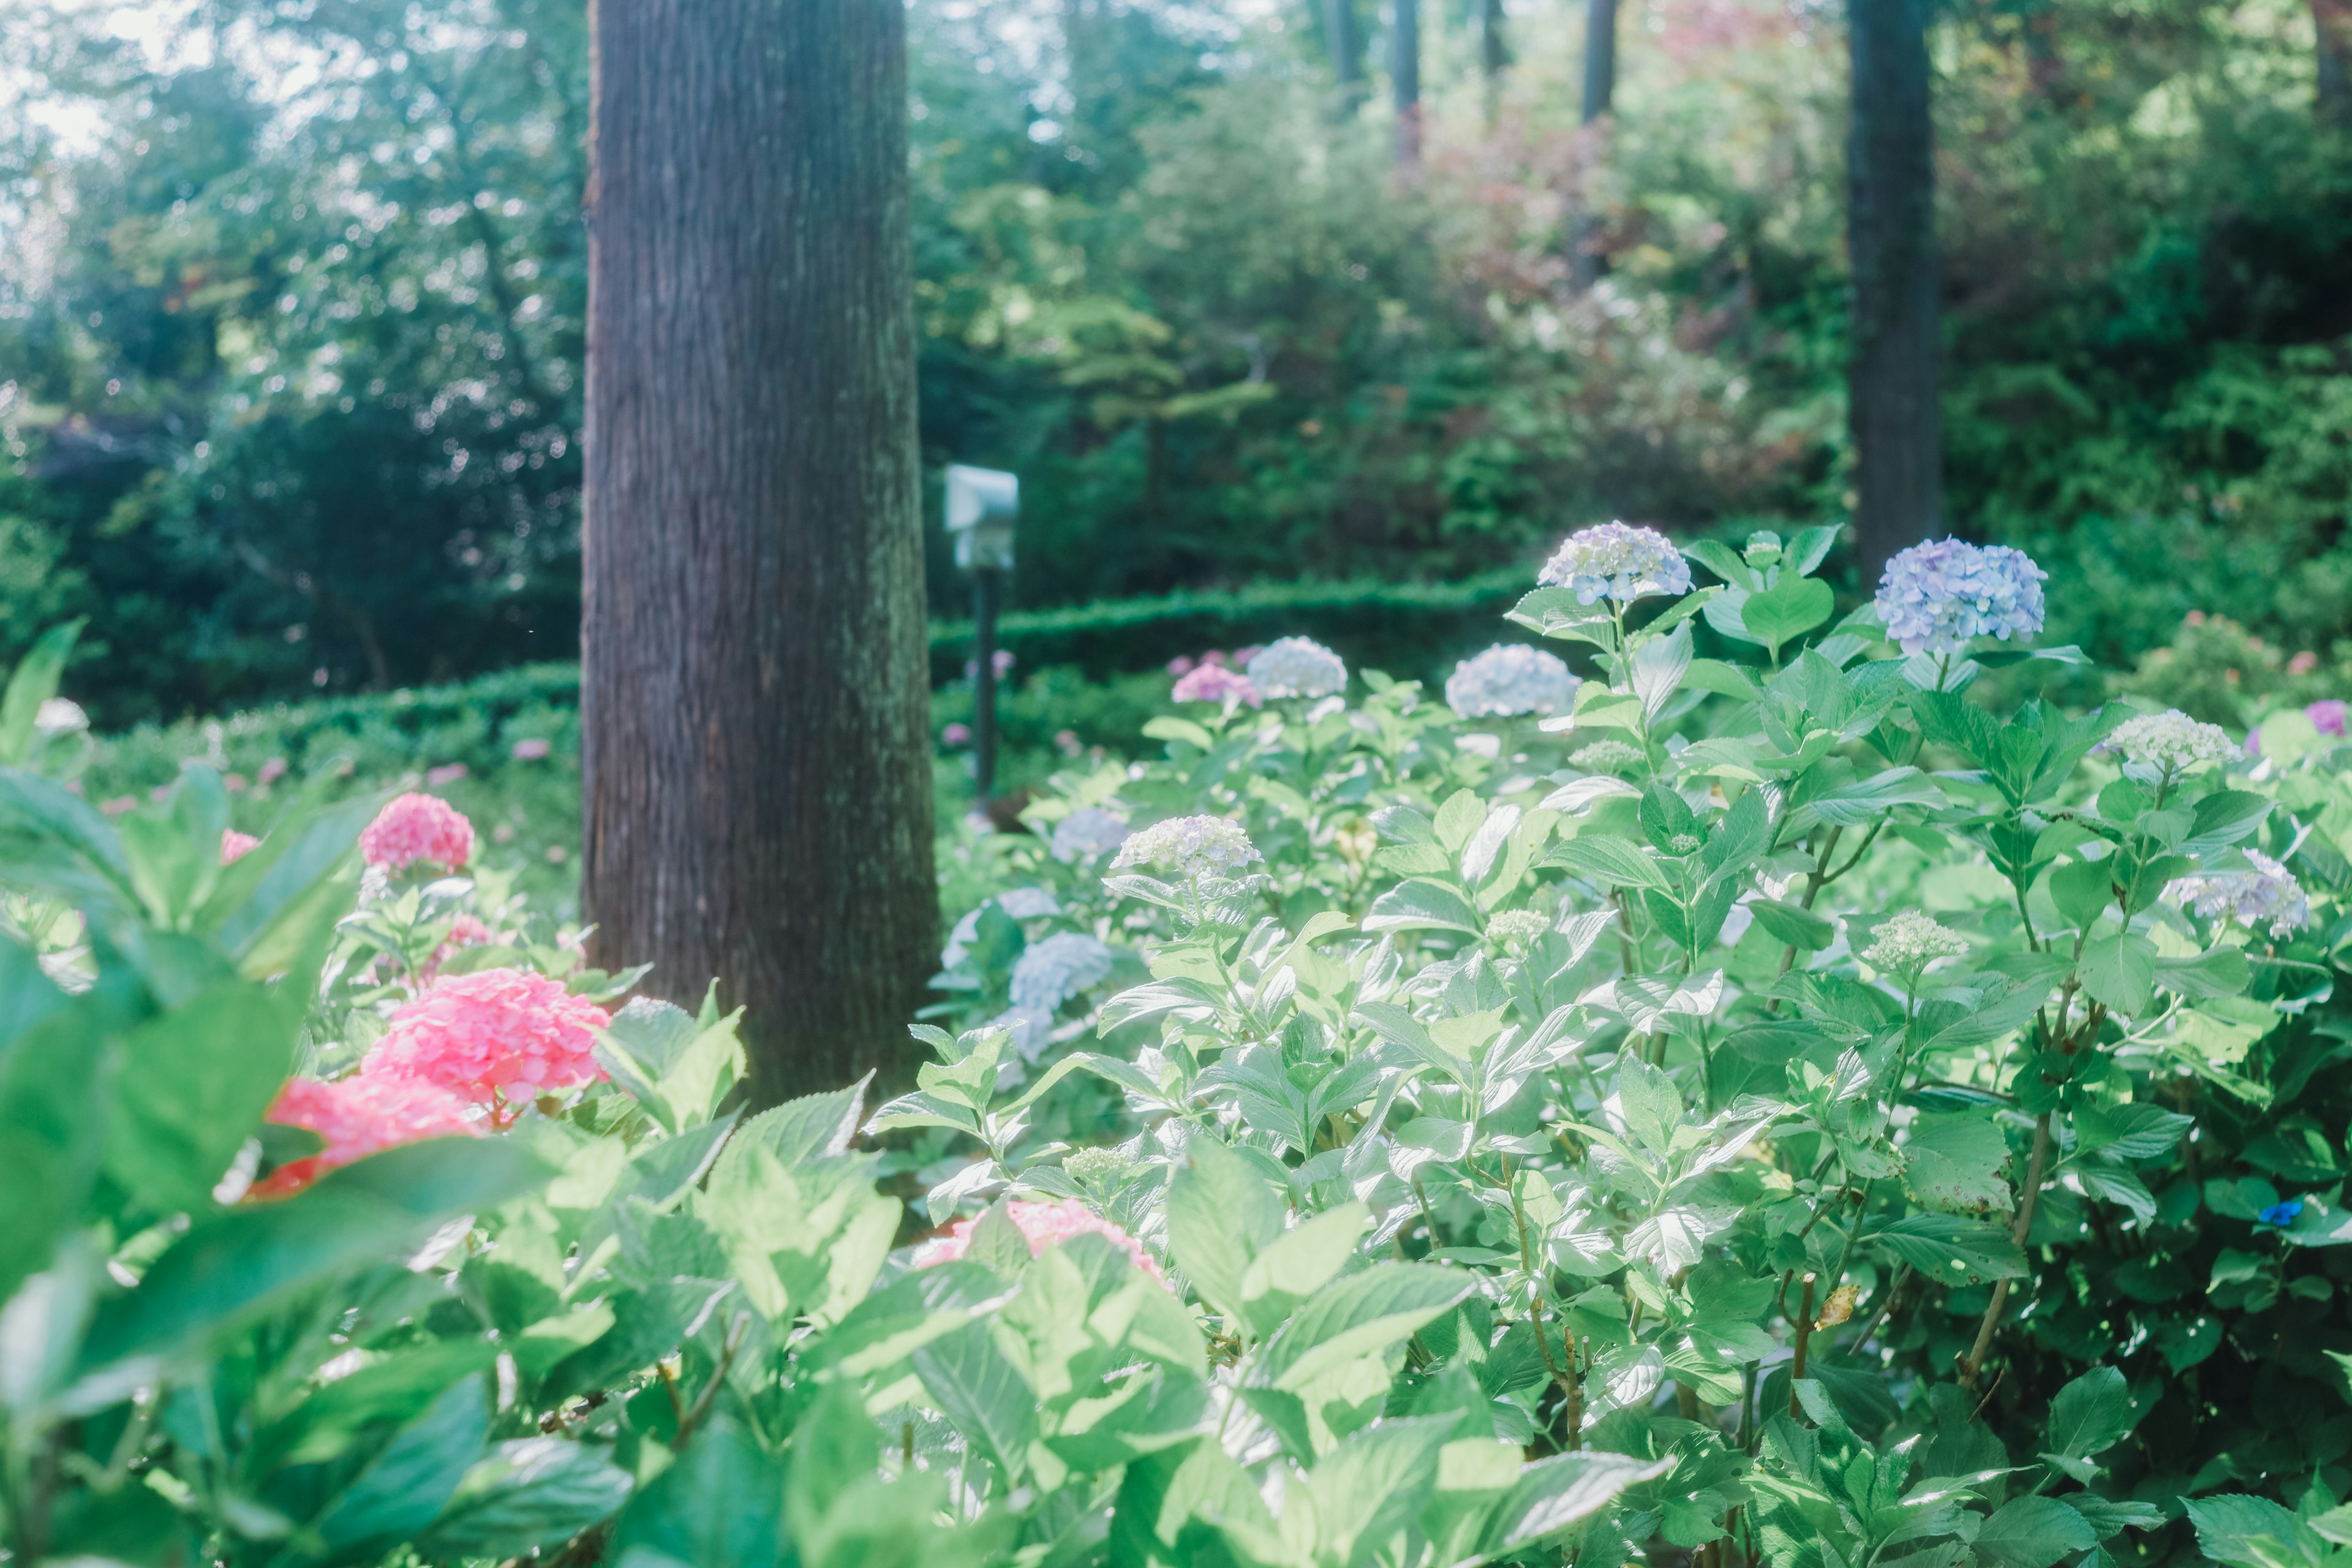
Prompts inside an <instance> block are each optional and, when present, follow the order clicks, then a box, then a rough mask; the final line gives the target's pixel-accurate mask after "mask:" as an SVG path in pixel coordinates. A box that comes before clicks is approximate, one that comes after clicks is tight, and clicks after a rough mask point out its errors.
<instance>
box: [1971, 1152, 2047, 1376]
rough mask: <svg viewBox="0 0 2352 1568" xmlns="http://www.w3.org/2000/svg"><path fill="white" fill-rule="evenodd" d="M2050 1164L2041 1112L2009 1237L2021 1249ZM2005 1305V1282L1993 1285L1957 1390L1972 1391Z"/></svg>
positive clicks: (2007, 1293) (1990, 1347) (2007, 1285)
mask: <svg viewBox="0 0 2352 1568" xmlns="http://www.w3.org/2000/svg"><path fill="white" fill-rule="evenodd" d="M2049 1163H2050V1113H2049V1112H2048V1111H2046V1110H2045V1111H2043V1112H2042V1114H2041V1116H2040V1117H2038V1118H2037V1119H2035V1121H2034V1123H2033V1160H2032V1163H2031V1164H2030V1165H2029V1166H2027V1168H2026V1173H2025V1196H2024V1198H2023V1199H2022V1200H2021V1202H2020V1203H2019V1204H2018V1205H2017V1224H2016V1225H2015V1226H2012V1227H2011V1230H2010V1237H2011V1240H2013V1241H2015V1242H2016V1243H2017V1245H2018V1246H2019V1247H2023V1246H2024V1245H2025V1234H2026V1232H2028V1231H2030V1230H2032V1228H2033V1205H2035V1204H2036V1203H2037V1202H2039V1201H2040V1199H2041V1197H2042V1171H2043V1169H2044V1168H2045V1167H2046V1166H2047V1165H2048V1164H2049ZM2008 1304H2009V1281H2008V1280H2006V1279H1999V1280H1995V1281H1994V1282H1993V1288H1992V1304H1991V1305H1990V1306H1989V1307H1987V1308H1986V1309H1985V1315H1984V1321H1983V1322H1981V1323H1979V1324H1978V1325H1977V1342H1976V1343H1975V1344H1974V1345H1972V1346H1971V1347H1969V1353H1968V1355H1967V1356H1966V1357H1965V1358H1963V1359H1962V1361H1961V1363H1960V1386H1961V1387H1963V1388H1968V1389H1974V1388H1975V1387H1976V1385H1977V1374H1978V1373H1979V1372H1981V1371H1982V1370H1983V1368H1984V1359H1985V1352H1988V1351H1990V1350H1991V1349H1992V1331H1993V1330H1994V1329H1995V1328H1997V1327H1999V1326H2000V1310H2001V1309H2002V1308H2003V1307H2005V1306H2007V1305H2008Z"/></svg>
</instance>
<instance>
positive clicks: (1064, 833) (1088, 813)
mask: <svg viewBox="0 0 2352 1568" xmlns="http://www.w3.org/2000/svg"><path fill="white" fill-rule="evenodd" d="M1126 842H1127V818H1125V817H1123V816H1120V815H1119V814H1118V813H1117V812H1115V811H1106V810H1104V809H1103V808H1102V807H1101V806H1098V805H1082V806H1080V807H1078V809H1077V810H1076V811H1074V812H1072V813H1070V815H1069V816H1066V817H1064V818H1062V820H1061V821H1059V822H1057V823H1055V824H1054V858H1055V859H1056V860H1064V861H1069V860H1076V859H1080V858H1091V857H1093V856H1096V855H1108V853H1110V852H1111V851H1112V850H1114V849H1116V848H1118V847H1119V846H1120V845H1122V844H1124V843H1126Z"/></svg>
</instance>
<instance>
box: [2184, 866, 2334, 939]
mask: <svg viewBox="0 0 2352 1568" xmlns="http://www.w3.org/2000/svg"><path fill="white" fill-rule="evenodd" d="M2246 859H2247V861H2248V863H2249V864H2251V865H2252V867H2253V869H2252V870H2251V871H2210V872H2208V873H2206V874H2205V875H2203V876H2201V877H2182V878H2179V879H2177V880H2175V881H2172V882H2168V883H2167V884H2166V885H2165V889H2164V896H2165V897H2166V898H2167V899H2169V900H2171V901H2172V902H2174V903H2176V904H2179V905H2180V906H2181V907H2182V908H2184V909H2189V910H2196V911H2197V912H2198V913H2199V914H2200V915H2203V916H2205V917H2206V918H2207V919H2208V920H2210V919H2211V918H2212V917H2213V916H2215V915H2228V916H2229V917H2231V919H2232V920H2235V921H2238V923H2240V924H2241V925H2243V926H2245V927H2247V928H2248V929H2252V927H2255V926H2258V925H2263V924H2265V923H2267V924H2268V925H2269V926H2270V928H2271V935H2272V936H2273V937H2284V936H2286V935H2287V934H2288V933H2289V932H2291V931H2300V930H2301V929H2302V928H2303V927H2305V926H2307V925H2309V924H2310V923H2311V900H2310V899H2308V898H2306V897H2305V894H2304V891H2303V884H2302V883H2301V882H2299V881H2297V880H2296V879H2295V875H2294V872H2292V871H2290V870H2288V869H2287V868H2285V867H2284V866H2282V865H2280V864H2279V863H2278V862H2277V861H2275V860H2273V859H2272V858H2270V857H2269V856H2267V855H2265V854H2263V852H2262V851H2261V850H2259V849H2249V850H2247V851H2246Z"/></svg>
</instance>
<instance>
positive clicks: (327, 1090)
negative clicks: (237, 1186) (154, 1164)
mask: <svg viewBox="0 0 2352 1568" xmlns="http://www.w3.org/2000/svg"><path fill="white" fill-rule="evenodd" d="M265 1120H267V1121H274V1122H276V1123H277V1124H278V1126H280V1127H305V1128H308V1129H310V1131H313V1132H316V1133H317V1134H318V1135H319V1136H320V1138H322V1139H324V1140H325V1141H326V1144H327V1146H326V1147H325V1148H324V1149H321V1150H320V1151H319V1152H317V1153H315V1154H311V1155H309V1156H307V1157H305V1158H303V1159H299V1160H295V1161H291V1162H289V1163H286V1164H283V1165H280V1166H278V1169H276V1170H274V1171H272V1172H270V1173H269V1174H268V1176H267V1177H265V1178H263V1179H262V1180H261V1181H258V1182H257V1183H255V1184H253V1186H252V1187H251V1188H250V1189H249V1190H248V1191H247V1194H246V1195H247V1196H248V1197H256V1198H282V1197H288V1196H290V1195H292V1194H295V1193H299V1192H300V1191H301V1190H302V1189H303V1188H304V1187H307V1186H309V1185H310V1184H311V1183H312V1182H315V1181H317V1180H318V1179H319V1178H320V1176H322V1175H324V1174H326V1173H328V1172H329V1171H331V1170H333V1169H335V1168H336V1167H337V1166H339V1165H348V1164H350V1163H352V1161H354V1160H362V1159H365V1158H366V1157H367V1156H368V1155H370V1154H373V1153H376V1152H379V1151H381V1150H384V1149H392V1148H396V1147H398V1146H399V1145H400V1144H403V1143H415V1142H420V1141H421V1140H424V1139H426V1138H478V1137H480V1136H481V1134H482V1124H481V1122H480V1121H478V1120H476V1118H475V1116H474V1108H473V1107H472V1106H471V1105H469V1104H468V1103H467V1100H466V1099H465V1097H464V1096H462V1095H458V1094H455V1093H452V1092H451V1091H450V1090H448V1089H444V1088H442V1087H441V1086H440V1085H439V1084H436V1083H431V1082H428V1081H426V1080H425V1079H419V1078H405V1077H402V1076H399V1075H396V1074H387V1073H373V1072H364V1071H362V1072H361V1073H358V1074H356V1075H354V1076H353V1077H351V1078H345V1079H336V1080H335V1081H334V1082H332V1083H321V1082H320V1081H319V1080H318V1079H309V1078H293V1079H287V1080H286V1087H285V1088H283V1089H279V1090H278V1098H277V1099H276V1100H273V1101H271V1102H270V1106H269V1110H268V1112H267V1113H266V1114H265Z"/></svg>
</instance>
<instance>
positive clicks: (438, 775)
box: [425, 763, 467, 789]
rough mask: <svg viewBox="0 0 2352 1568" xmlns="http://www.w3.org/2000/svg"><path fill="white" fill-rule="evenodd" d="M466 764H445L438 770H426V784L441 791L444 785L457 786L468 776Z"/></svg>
mask: <svg viewBox="0 0 2352 1568" xmlns="http://www.w3.org/2000/svg"><path fill="white" fill-rule="evenodd" d="M466 772H467V769H466V764H465V763H442V764H441V765H440V766H439V767H437V768H427V769H425V783H426V784H431V785H432V786H433V787H434V788H436V789H439V788H440V787H441V786H442V785H443V784H456V783H457V781H458V780H459V779H461V778H464V777H465V776H466Z"/></svg>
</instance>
